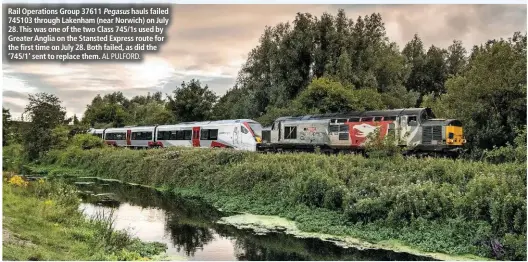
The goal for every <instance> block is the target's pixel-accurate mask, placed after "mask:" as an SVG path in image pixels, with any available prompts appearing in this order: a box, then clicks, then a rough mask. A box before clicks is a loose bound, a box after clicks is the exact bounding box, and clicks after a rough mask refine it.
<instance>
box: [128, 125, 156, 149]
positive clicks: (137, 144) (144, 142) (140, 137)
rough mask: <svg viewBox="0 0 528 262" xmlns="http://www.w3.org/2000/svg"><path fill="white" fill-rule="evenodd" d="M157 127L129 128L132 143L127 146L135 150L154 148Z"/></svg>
mask: <svg viewBox="0 0 528 262" xmlns="http://www.w3.org/2000/svg"><path fill="white" fill-rule="evenodd" d="M155 130H156V127H155V126H140V127H130V128H127V134H129V137H130V141H129V142H128V144H127V146H129V147H133V148H144V147H152V146H154V145H155V143H154V135H155V133H154V132H155Z"/></svg>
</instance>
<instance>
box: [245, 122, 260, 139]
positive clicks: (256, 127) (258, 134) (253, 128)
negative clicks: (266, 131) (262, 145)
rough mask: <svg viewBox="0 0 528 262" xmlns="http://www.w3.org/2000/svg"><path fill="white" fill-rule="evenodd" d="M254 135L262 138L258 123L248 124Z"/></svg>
mask: <svg viewBox="0 0 528 262" xmlns="http://www.w3.org/2000/svg"><path fill="white" fill-rule="evenodd" d="M248 124H249V126H250V127H251V129H252V130H253V133H255V135H257V136H260V137H262V126H261V125H260V124H258V123H251V122H250V123H248Z"/></svg>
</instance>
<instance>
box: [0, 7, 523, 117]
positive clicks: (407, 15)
mask: <svg viewBox="0 0 528 262" xmlns="http://www.w3.org/2000/svg"><path fill="white" fill-rule="evenodd" d="M340 8H342V9H344V10H345V12H346V14H347V16H348V17H349V18H353V19H354V20H355V19H356V18H357V17H358V16H364V15H369V14H372V13H373V12H377V13H380V14H381V16H382V19H383V22H384V23H385V28H386V32H387V35H388V37H389V39H390V40H391V41H393V42H396V43H397V44H398V45H399V47H400V49H401V48H403V47H404V45H405V44H406V43H407V42H408V41H409V40H410V39H411V38H412V37H413V35H414V34H418V35H419V36H420V37H421V39H422V41H423V42H424V45H425V46H426V47H429V46H430V45H433V44H434V45H435V46H438V47H443V48H447V47H448V46H449V45H450V44H451V43H452V42H453V40H454V39H456V40H461V41H462V42H463V44H464V46H465V47H466V48H467V49H468V50H470V49H471V47H472V46H473V45H478V44H481V43H484V42H485V41H487V40H488V39H498V38H505V39H506V38H508V37H511V36H512V35H513V33H514V32H515V31H520V32H522V33H525V32H526V22H527V18H526V12H527V10H526V5H175V6H174V7H173V8H172V20H173V21H172V23H171V26H170V27H169V28H168V34H167V37H168V40H167V41H166V43H164V44H163V45H162V46H161V50H160V52H159V53H156V54H152V55H148V56H146V57H145V60H144V62H143V63H133V64H123V63H120V64H117V63H115V64H109V63H105V64H97V63H90V64H82V63H81V64H64V65H61V64H58V63H52V64H43V63H32V64H29V63H24V64H21V63H17V64H6V62H3V64H2V69H3V77H2V80H3V83H2V84H3V98H2V102H3V106H4V107H5V108H8V109H10V110H11V115H12V116H13V117H15V118H16V117H19V116H20V115H21V114H22V112H23V111H24V107H25V106H26V105H27V102H28V94H34V93H38V92H47V93H51V94H54V95H56V96H58V97H59V98H60V99H61V101H62V102H63V103H62V104H63V106H64V107H65V108H66V110H67V113H68V116H72V115H73V114H77V116H82V114H83V112H84V110H85V109H86V106H87V105H88V104H89V103H90V102H91V100H92V99H93V97H95V96H96V95H97V94H101V95H104V94H107V93H111V92H115V91H121V92H123V94H124V95H125V96H127V97H129V98H131V97H133V96H135V95H146V94H147V93H148V92H151V93H152V92H156V91H162V92H163V93H167V94H170V93H171V92H172V90H174V89H175V88H176V87H177V86H179V85H180V84H181V83H182V81H189V80H190V79H193V78H196V79H199V80H200V81H201V82H202V83H204V84H207V85H208V86H209V88H210V89H211V90H212V91H214V92H215V93H216V94H217V95H223V94H224V93H225V92H226V91H227V90H228V89H230V88H232V87H233V85H234V82H235V80H236V77H237V74H238V71H239V69H240V68H241V66H242V64H243V63H244V62H245V61H246V58H247V55H248V53H249V52H250V51H251V49H252V48H254V47H256V46H257V44H258V40H259V37H260V35H261V34H262V33H263V32H264V28H265V27H266V26H275V25H277V24H278V23H281V22H287V21H292V20H293V19H294V18H295V15H296V13H297V12H308V13H311V14H313V15H317V16H320V15H321V14H323V13H324V12H328V13H331V14H333V15H335V14H337V10H338V9H340Z"/></svg>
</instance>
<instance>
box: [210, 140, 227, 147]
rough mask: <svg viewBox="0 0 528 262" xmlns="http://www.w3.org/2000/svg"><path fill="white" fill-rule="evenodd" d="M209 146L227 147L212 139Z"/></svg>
mask: <svg viewBox="0 0 528 262" xmlns="http://www.w3.org/2000/svg"><path fill="white" fill-rule="evenodd" d="M211 147H227V145H225V144H222V143H220V142H216V141H213V142H211Z"/></svg>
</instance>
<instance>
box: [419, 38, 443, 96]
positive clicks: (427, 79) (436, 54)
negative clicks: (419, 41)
mask: <svg viewBox="0 0 528 262" xmlns="http://www.w3.org/2000/svg"><path fill="white" fill-rule="evenodd" d="M446 56H447V52H446V50H444V49H441V48H438V47H436V46H434V45H432V46H431V47H430V48H429V50H428V51H427V54H426V56H425V63H424V67H423V70H424V78H423V80H424V89H423V90H422V93H421V94H422V96H423V95H425V94H430V93H432V94H433V95H434V96H439V95H440V94H443V93H445V89H444V83H445V81H446V79H447V66H446V63H445V60H446ZM418 103H421V100H420V101H418Z"/></svg>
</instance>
